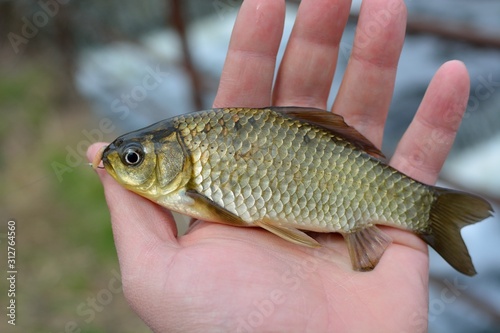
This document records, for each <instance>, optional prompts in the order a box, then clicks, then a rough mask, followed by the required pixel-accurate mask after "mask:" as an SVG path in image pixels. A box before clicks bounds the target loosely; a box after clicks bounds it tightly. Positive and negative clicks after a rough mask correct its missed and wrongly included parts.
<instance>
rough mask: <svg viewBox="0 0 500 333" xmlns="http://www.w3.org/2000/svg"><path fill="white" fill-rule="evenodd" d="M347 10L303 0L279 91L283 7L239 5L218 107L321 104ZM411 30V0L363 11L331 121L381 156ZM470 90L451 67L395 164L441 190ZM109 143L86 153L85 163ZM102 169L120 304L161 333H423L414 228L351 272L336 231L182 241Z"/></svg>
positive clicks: (460, 70)
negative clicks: (304, 238)
mask: <svg viewBox="0 0 500 333" xmlns="http://www.w3.org/2000/svg"><path fill="white" fill-rule="evenodd" d="M349 7H350V1H342V0H338V1H332V0H303V1H302V2H301V5H300V9H299V13H298V16H297V19H296V23H295V26H294V30H293V32H292V35H291V37H290V40H289V42H288V46H287V49H286V53H285V55H284V58H283V61H282V63H281V66H280V69H279V72H278V76H277V80H276V84H275V86H274V88H273V76H274V70H275V66H276V63H275V60H276V53H277V50H278V46H279V42H280V39H281V35H282V27H283V21H284V2H283V1H282V0H246V1H244V3H243V5H242V8H241V10H240V13H239V15H238V18H237V21H236V23H235V27H234V30H233V35H232V37H231V44H230V48H229V51H228V55H227V59H226V63H225V66H224V70H223V73H222V77H221V82H220V86H219V91H218V94H217V97H216V100H215V102H214V106H216V107H222V106H251V107H264V106H269V105H295V106H308V107H317V108H322V109H325V108H326V103H327V98H328V94H329V90H330V85H331V82H332V78H333V74H334V71H335V67H336V59H337V53H338V49H339V42H340V37H341V34H342V31H343V29H344V26H345V22H346V20H347V17H348V14H349ZM380 18H383V20H380ZM405 23H406V9H405V6H404V3H403V1H402V0H394V1H390V2H388V1H386V0H371V1H364V2H363V7H362V9H361V14H360V18H359V23H358V27H357V34H356V37H355V42H354V47H353V49H352V54H351V58H350V61H349V64H348V67H347V70H346V73H345V76H344V78H343V82H342V85H341V88H340V91H339V93H338V96H337V98H336V100H335V103H334V105H333V111H334V112H335V113H338V114H341V115H343V116H344V117H345V119H346V122H347V123H348V124H350V125H352V126H354V127H355V128H357V129H358V131H360V132H361V133H363V134H364V135H365V136H366V137H367V138H368V139H370V140H371V141H372V142H373V143H374V144H375V145H376V146H378V147H380V145H381V142H382V134H383V127H384V123H385V119H386V116H387V112H388V108H389V103H390V100H391V97H392V92H393V86H394V79H395V75H396V66H397V62H398V59H399V54H400V51H401V47H402V44H403V39H404V29H405ZM374 26H377V27H379V28H381V29H380V32H379V33H377V34H376V35H373V34H370V31H371V30H370V29H372V28H373V27H374ZM369 36H371V37H369ZM468 92H469V79H468V74H467V71H466V69H465V67H464V66H463V64H461V63H460V62H456V61H454V62H449V63H446V64H445V65H443V66H442V67H441V68H440V69H439V70H438V72H437V73H436V75H435V77H434V78H433V80H432V82H431V83H430V85H429V88H428V90H427V92H426V95H425V97H424V99H423V101H422V103H421V105H420V108H419V110H418V112H417V114H416V116H415V119H414V120H413V122H412V124H411V126H410V127H409V128H408V130H407V131H406V133H405V135H404V137H403V138H402V140H401V142H400V143H399V145H398V147H397V150H396V152H395V154H394V157H393V159H392V160H391V165H392V166H393V167H395V168H396V169H398V170H400V171H402V172H404V173H406V174H408V175H409V176H411V177H413V178H415V179H417V180H420V181H422V182H425V183H428V184H433V183H434V182H435V181H436V178H437V175H438V173H439V170H440V169H441V166H442V163H443V162H444V159H445V158H446V155H447V154H448V151H449V149H450V147H451V144H452V142H453V138H454V135H455V132H456V130H457V128H458V125H459V123H460V120H461V117H462V114H463V112H464V111H465V107H466V103H467V98H468ZM422 138H429V139H430V140H431V141H429V140H427V139H426V140H422ZM435 138H438V139H435ZM430 142H431V143H432V144H429V143H430ZM100 146H102V144H100V145H94V146H92V147H91V148H90V150H89V157H90V158H92V157H93V156H94V155H95V153H96V152H97V150H98V149H99V147H100ZM98 174H99V177H100V179H101V181H102V183H103V185H104V189H105V194H106V200H107V202H108V206H109V209H110V213H111V220H112V226H113V233H114V237H115V244H116V247H117V251H118V257H119V261H120V267H121V272H122V280H123V288H124V292H125V296H126V298H127V300H128V301H129V303H130V305H131V306H132V308H133V309H134V310H135V311H136V312H137V313H138V315H139V316H140V317H141V318H142V319H143V320H144V321H145V322H146V323H147V324H148V325H149V326H150V327H151V328H152V329H153V330H154V331H156V332H193V331H200V332H213V331H215V332H238V331H240V332H265V331H281V332H331V331H339V332H364V331H381V332H393V331H398V332H410V331H411V332H415V331H425V330H426V328H427V322H426V320H427V319H426V315H427V304H428V300H427V297H428V254H427V246H426V245H425V243H423V241H421V240H420V239H419V238H418V237H416V236H415V235H413V234H411V233H409V232H405V231H402V230H396V229H392V228H384V232H386V233H387V234H389V235H390V236H391V237H392V239H393V244H391V245H390V246H389V247H388V248H387V250H386V251H385V253H384V256H383V257H382V259H381V261H380V262H379V264H378V265H377V267H376V269H375V270H373V271H371V272H356V271H353V270H352V268H351V262H350V259H349V255H348V253H347V248H346V245H345V243H344V241H343V240H342V237H341V236H339V235H337V234H321V235H319V236H317V237H316V239H317V240H318V241H319V242H320V243H321V244H322V245H323V247H321V248H319V249H311V248H306V247H301V246H297V245H295V244H291V243H289V242H286V241H284V240H282V239H280V238H278V237H276V236H274V235H272V234H270V233H268V232H267V231H264V230H261V229H257V228H237V227H231V226H226V225H222V224H215V223H206V222H202V221H197V222H196V223H194V225H193V226H192V227H191V228H190V230H189V232H188V233H187V234H186V235H184V236H181V237H177V230H176V226H175V223H174V220H173V219H172V217H171V215H170V213H169V212H167V211H166V210H165V209H163V208H161V207H159V206H158V205H156V204H153V203H152V202H150V201H148V200H146V199H144V198H142V197H139V196H138V195H136V194H134V193H132V192H129V191H127V190H125V189H124V188H123V187H121V186H120V185H119V184H118V183H116V182H115V181H114V180H113V179H112V178H111V177H110V176H109V175H108V174H107V173H106V172H105V171H103V170H99V171H98ZM380 228H383V227H380Z"/></svg>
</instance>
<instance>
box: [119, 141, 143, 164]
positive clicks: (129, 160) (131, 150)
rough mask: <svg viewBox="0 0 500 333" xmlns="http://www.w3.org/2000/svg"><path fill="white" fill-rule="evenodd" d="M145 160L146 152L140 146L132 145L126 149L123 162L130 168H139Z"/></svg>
mask: <svg viewBox="0 0 500 333" xmlns="http://www.w3.org/2000/svg"><path fill="white" fill-rule="evenodd" d="M143 159H144V151H143V149H142V147H141V146H140V145H138V144H131V145H130V146H128V147H125V149H124V151H123V155H122V162H123V163H124V164H125V165H128V166H137V165H139V164H141V163H142V161H143Z"/></svg>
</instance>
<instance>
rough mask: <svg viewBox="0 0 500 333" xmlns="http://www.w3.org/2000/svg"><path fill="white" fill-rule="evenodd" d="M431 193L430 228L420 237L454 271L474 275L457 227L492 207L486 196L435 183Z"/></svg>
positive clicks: (485, 214)
mask: <svg viewBox="0 0 500 333" xmlns="http://www.w3.org/2000/svg"><path fill="white" fill-rule="evenodd" d="M434 196H435V200H434V203H433V204H432V207H431V211H430V216H429V229H428V230H427V231H426V232H424V233H421V234H419V236H420V238H422V239H423V240H424V241H425V242H426V243H427V244H429V245H430V246H431V247H432V248H434V250H436V251H437V252H438V253H439V254H440V255H441V256H442V257H443V258H444V259H445V260H446V261H447V262H448V263H449V264H450V265H451V266H453V268H455V269H456V270H457V271H459V272H461V273H463V274H466V275H469V276H472V275H475V274H476V270H475V269H474V265H473V264H472V260H471V258H470V255H469V251H467V246H465V243H464V241H463V239H462V236H461V235H460V229H461V228H462V227H464V226H466V225H470V224H474V223H476V222H479V221H481V220H484V219H485V218H487V217H489V216H491V213H493V208H492V207H491V205H490V204H489V203H488V202H487V201H486V200H484V199H482V198H480V197H478V196H475V195H472V194H469V193H465V192H459V191H454V190H449V189H444V188H439V187H436V188H435V194H434Z"/></svg>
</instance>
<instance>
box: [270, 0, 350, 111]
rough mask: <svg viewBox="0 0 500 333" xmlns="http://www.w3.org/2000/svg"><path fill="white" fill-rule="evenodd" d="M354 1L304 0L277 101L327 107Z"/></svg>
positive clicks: (279, 78) (278, 80)
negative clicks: (341, 43)
mask: <svg viewBox="0 0 500 333" xmlns="http://www.w3.org/2000/svg"><path fill="white" fill-rule="evenodd" d="M350 6H351V2H350V1H344V0H338V1H331V0H321V1H318V0H314V1H312V0H303V1H302V2H301V3H300V7H299V11H298V13H297V18H296V20H295V24H294V26H293V30H292V33H291V35H290V39H289V40H288V44H287V47H286V50H285V54H284V56H283V60H282V62H281V65H280V69H279V71H278V76H277V78H276V85H275V88H274V102H273V104H275V105H295V106H311V107H317V108H321V109H325V108H326V102H327V100H328V94H329V92H330V86H331V84H332V80H333V75H334V73H335V67H336V66H337V56H338V51H339V43H340V38H341V37H342V33H343V31H344V28H345V24H346V22H347V18H348V16H349V9H350Z"/></svg>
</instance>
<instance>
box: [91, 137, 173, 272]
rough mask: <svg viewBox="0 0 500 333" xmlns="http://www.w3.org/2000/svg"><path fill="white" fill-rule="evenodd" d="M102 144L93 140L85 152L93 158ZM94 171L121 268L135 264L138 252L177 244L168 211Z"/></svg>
mask: <svg viewBox="0 0 500 333" xmlns="http://www.w3.org/2000/svg"><path fill="white" fill-rule="evenodd" d="M103 145H105V143H95V144H93V145H92V146H90V148H89V149H88V151H87V158H88V159H89V160H92V159H93V157H94V156H95V154H96V153H97V151H98V150H99V149H100V148H101V147H102V146H103ZM97 174H98V175H99V178H100V180H101V182H102V184H103V186H104V193H105V196H106V201H107V203H108V207H109V211H110V214H111V223H112V228H113V236H114V239H115V245H116V249H117V252H118V257H119V259H120V264H121V266H122V269H127V268H128V267H134V266H136V267H138V266H137V265H136V264H137V263H136V261H137V260H139V261H141V260H143V261H144V260H146V259H145V257H143V258H142V259H141V255H143V254H148V253H150V254H151V253H153V252H154V251H152V250H153V249H154V248H155V247H158V246H160V245H167V246H169V245H170V246H173V247H175V246H177V239H176V235H177V228H176V225H175V222H174V220H173V218H172V216H171V214H169V213H167V212H166V211H165V210H164V209H162V208H161V207H160V206H158V205H156V204H154V203H152V202H151V201H149V200H147V199H144V198H143V197H140V196H139V195H137V194H135V193H132V192H131V191H128V190H126V189H125V188H123V187H122V186H121V185H120V184H118V183H117V182H116V181H115V180H114V179H113V178H112V177H111V176H110V175H109V174H108V173H107V172H106V171H105V170H102V169H98V170H97Z"/></svg>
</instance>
